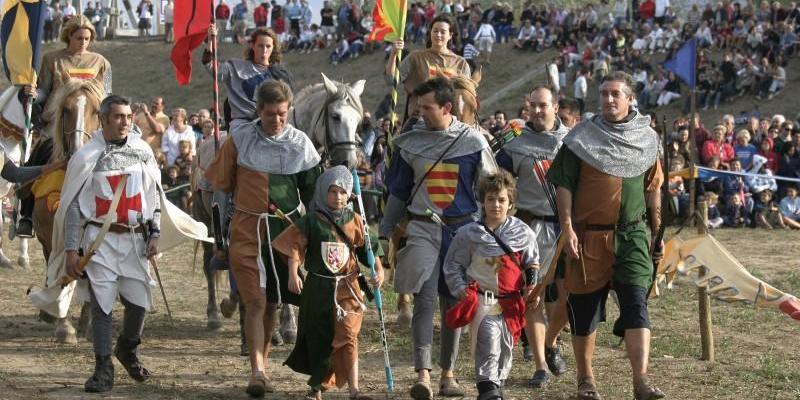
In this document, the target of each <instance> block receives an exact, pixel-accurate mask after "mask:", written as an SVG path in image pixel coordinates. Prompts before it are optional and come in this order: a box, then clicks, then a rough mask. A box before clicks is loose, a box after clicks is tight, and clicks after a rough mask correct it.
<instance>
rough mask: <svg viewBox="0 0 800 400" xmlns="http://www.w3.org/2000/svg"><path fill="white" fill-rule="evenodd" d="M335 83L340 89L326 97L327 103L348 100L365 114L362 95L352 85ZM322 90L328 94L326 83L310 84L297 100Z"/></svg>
mask: <svg viewBox="0 0 800 400" xmlns="http://www.w3.org/2000/svg"><path fill="white" fill-rule="evenodd" d="M334 83H335V84H336V88H337V89H338V90H337V91H336V94H335V95H333V97H329V98H327V99H326V101H325V104H326V105H327V104H330V103H333V102H335V101H338V100H341V101H344V102H346V103H347V104H348V105H350V106H352V107H353V108H355V109H356V111H358V112H359V114H363V113H364V107H363V106H362V105H361V97H360V96H358V95H357V94H356V93H355V92H353V89H352V88H350V86H348V85H345V84H344V83H342V82H334ZM320 90H321V91H322V92H324V93H325V94H326V96H327V91H326V90H325V84H323V83H315V84H313V85H308V86H306V87H304V88H303V89H301V90H300V91H299V92H298V93H297V96H296V100H297V102H299V101H300V100H301V99H304V98H306V97H309V96H313V95H314V94H316V93H317V92H318V91H320Z"/></svg>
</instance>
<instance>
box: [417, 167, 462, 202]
mask: <svg viewBox="0 0 800 400" xmlns="http://www.w3.org/2000/svg"><path fill="white" fill-rule="evenodd" d="M430 167H431V166H430V165H426V166H425V168H430ZM425 186H426V187H427V189H428V196H429V197H430V199H431V201H432V202H433V204H434V205H436V207H438V208H440V209H445V208H447V207H448V206H449V205H450V204H451V203H452V202H453V200H454V199H455V198H456V187H457V186H458V164H445V163H439V164H438V165H436V167H435V168H433V169H432V170H431V172H430V173H429V174H428V177H427V178H426V179H425Z"/></svg>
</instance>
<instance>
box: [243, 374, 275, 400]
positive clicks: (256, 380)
mask: <svg viewBox="0 0 800 400" xmlns="http://www.w3.org/2000/svg"><path fill="white" fill-rule="evenodd" d="M274 391H275V386H273V385H272V383H271V382H270V381H269V379H267V377H266V376H264V375H263V374H261V373H259V374H256V375H252V376H251V377H250V382H249V383H248V384H247V389H246V390H245V392H246V393H247V394H249V395H250V397H264V393H272V392H274Z"/></svg>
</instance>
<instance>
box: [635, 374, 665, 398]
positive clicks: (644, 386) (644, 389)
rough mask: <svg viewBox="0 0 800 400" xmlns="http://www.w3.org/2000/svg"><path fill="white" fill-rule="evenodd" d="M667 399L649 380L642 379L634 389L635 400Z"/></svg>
mask: <svg viewBox="0 0 800 400" xmlns="http://www.w3.org/2000/svg"><path fill="white" fill-rule="evenodd" d="M664 397H667V395H666V394H664V392H662V391H661V389H659V388H657V387H655V386H654V385H651V384H650V382H649V381H648V380H647V378H645V379H642V380H641V381H639V383H637V384H636V385H634V387H633V398H634V400H656V399H663V398H664Z"/></svg>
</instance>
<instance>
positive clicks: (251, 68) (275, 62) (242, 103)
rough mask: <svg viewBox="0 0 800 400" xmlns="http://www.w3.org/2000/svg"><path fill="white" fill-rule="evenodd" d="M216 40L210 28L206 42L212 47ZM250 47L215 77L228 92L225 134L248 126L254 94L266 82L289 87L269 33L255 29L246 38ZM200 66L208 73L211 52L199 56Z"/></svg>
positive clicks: (289, 77) (289, 78) (290, 79)
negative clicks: (279, 83)
mask: <svg viewBox="0 0 800 400" xmlns="http://www.w3.org/2000/svg"><path fill="white" fill-rule="evenodd" d="M214 36H217V27H216V25H214V24H212V25H211V27H210V28H209V29H208V42H209V43H212V41H213V40H214V39H213V37H214ZM249 41H250V45H249V46H248V47H247V50H246V51H245V54H244V56H245V58H244V59H241V58H233V59H230V60H228V61H227V62H225V63H222V64H220V66H219V70H218V72H217V77H218V79H219V81H220V83H223V84H225V87H226V89H227V92H228V99H227V102H228V104H229V106H230V109H231V113H230V118H231V122H230V125H229V127H228V131H231V130H232V129H233V128H234V127H236V126H239V125H241V124H243V123H247V122H250V121H252V120H254V119H256V118H258V116H257V115H256V100H255V99H256V97H255V96H256V92H257V90H256V89H258V87H259V86H260V85H261V84H262V83H264V82H265V81H267V80H270V79H274V80H279V81H283V82H285V83H286V84H288V85H289V86H292V84H293V82H294V78H293V77H292V74H291V73H289V71H288V70H286V69H285V68H284V67H283V66H282V65H280V62H281V43H280V40H278V36H277V35H275V32H273V31H272V30H271V29H266V28H258V29H256V30H255V31H253V33H251V34H250V39H249ZM202 61H203V64H204V65H205V66H206V68H208V70H209V71H211V72H212V73H213V71H212V56H211V51H210V50H209V49H206V50H205V52H203V59H202Z"/></svg>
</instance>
